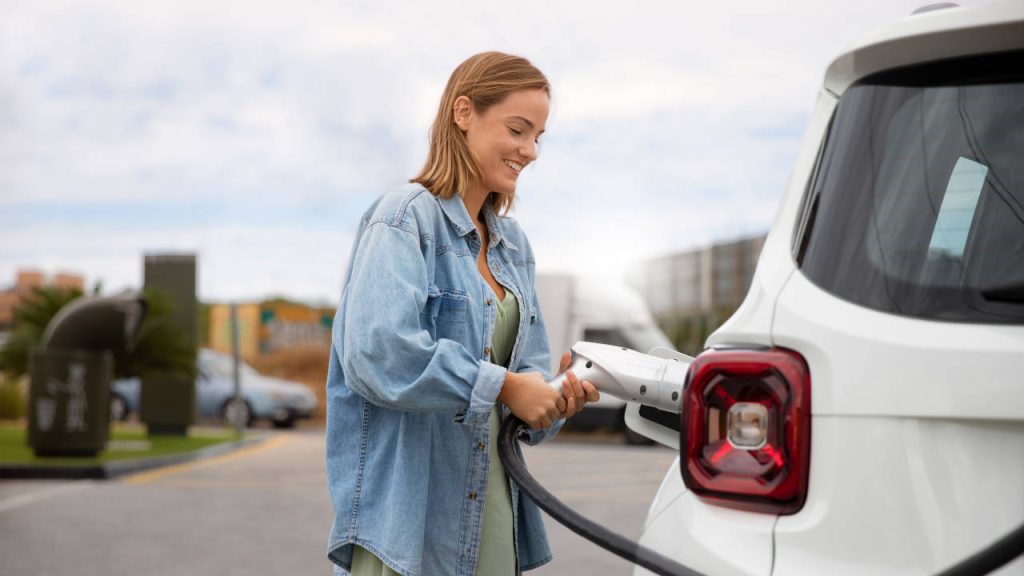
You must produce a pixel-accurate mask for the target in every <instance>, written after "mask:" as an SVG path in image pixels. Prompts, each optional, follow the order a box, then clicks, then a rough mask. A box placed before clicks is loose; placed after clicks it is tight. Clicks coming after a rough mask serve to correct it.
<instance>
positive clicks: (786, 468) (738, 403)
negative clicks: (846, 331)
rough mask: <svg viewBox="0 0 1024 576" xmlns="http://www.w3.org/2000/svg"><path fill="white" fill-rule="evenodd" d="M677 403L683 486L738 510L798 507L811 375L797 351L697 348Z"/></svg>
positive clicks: (806, 456)
mask: <svg viewBox="0 0 1024 576" xmlns="http://www.w3.org/2000/svg"><path fill="white" fill-rule="evenodd" d="M682 408H683V409H682V415H681V417H682V426H681V427H680V429H679V433H680V439H679V448H680V451H681V452H682V454H681V458H680V467H681V468H682V473H683V481H684V482H685V483H686V486H687V488H689V489H690V490H692V491H693V492H694V493H695V494H697V495H698V496H701V497H702V498H705V499H707V500H710V501H713V502H714V503H715V504H720V505H722V506H728V507H731V508H739V509H741V510H751V511H757V512H769V513H774V514H793V513H794V512H797V511H798V510H800V508H801V507H802V506H803V505H804V500H806V498H807V472H808V469H809V467H810V457H811V378H810V373H809V371H808V369H807V363H806V362H805V361H804V359H803V357H802V356H800V355H799V354H797V353H796V352H793V351H791V350H783V349H780V348H773V349H764V350H733V349H729V350H715V349H711V350H708V351H706V352H703V353H701V354H700V355H699V356H697V359H696V360H695V361H694V362H693V364H691V365H690V371H689V373H688V374H687V376H686V388H685V390H684V391H683V406H682Z"/></svg>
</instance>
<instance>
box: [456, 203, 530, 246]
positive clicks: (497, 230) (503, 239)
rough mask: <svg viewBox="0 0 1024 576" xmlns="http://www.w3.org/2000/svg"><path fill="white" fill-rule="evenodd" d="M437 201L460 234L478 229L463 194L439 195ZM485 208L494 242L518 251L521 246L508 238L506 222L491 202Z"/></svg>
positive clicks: (488, 228) (485, 216)
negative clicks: (448, 196) (441, 196)
mask: <svg viewBox="0 0 1024 576" xmlns="http://www.w3.org/2000/svg"><path fill="white" fill-rule="evenodd" d="M437 201H438V202H439V203H440V204H441V210H442V211H443V212H444V215H445V217H447V218H448V221H449V222H451V223H452V226H453V227H455V231H456V232H457V233H458V234H459V236H465V235H466V234H469V233H471V232H475V231H476V224H474V223H473V219H472V218H471V217H470V216H469V211H468V210H466V205H465V204H464V203H463V202H462V196H459V195H458V194H453V195H452V196H451V198H440V197H438V199H437ZM483 210H484V219H485V220H487V230H488V232H490V235H491V242H492V243H494V244H497V243H504V244H505V247H507V248H508V249H510V250H516V251H518V250H519V248H518V247H517V246H516V245H515V244H513V243H512V242H511V241H510V240H509V239H508V234H507V230H506V228H505V222H504V221H503V219H502V218H498V215H497V214H495V212H494V207H493V206H491V204H490V202H485V203H484V208H483Z"/></svg>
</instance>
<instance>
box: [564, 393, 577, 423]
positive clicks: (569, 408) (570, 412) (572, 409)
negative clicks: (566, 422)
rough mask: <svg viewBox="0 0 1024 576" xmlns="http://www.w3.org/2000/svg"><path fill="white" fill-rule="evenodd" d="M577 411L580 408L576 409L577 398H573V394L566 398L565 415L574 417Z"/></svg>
mask: <svg viewBox="0 0 1024 576" xmlns="http://www.w3.org/2000/svg"><path fill="white" fill-rule="evenodd" d="M577 412H578V410H577V409H576V399H575V398H573V397H572V396H569V397H568V398H566V399H565V417H566V418H572V417H573V416H575V415H576V414H577Z"/></svg>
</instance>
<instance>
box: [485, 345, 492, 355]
mask: <svg viewBox="0 0 1024 576" xmlns="http://www.w3.org/2000/svg"><path fill="white" fill-rule="evenodd" d="M484 354H485V355H487V356H490V355H491V347H490V346H488V347H487V348H484Z"/></svg>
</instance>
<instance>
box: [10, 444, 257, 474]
mask: <svg viewBox="0 0 1024 576" xmlns="http://www.w3.org/2000/svg"><path fill="white" fill-rule="evenodd" d="M272 437H273V434H260V435H258V436H256V437H253V438H246V439H245V440H237V441H233V442H223V443H221V444H217V445H216V446H210V447H208V448H203V449H202V450H196V451H195V452H186V453H183V454H168V455H166V456H156V457H153V458H135V459H124V460H115V461H113V462H106V463H103V464H96V465H92V466H67V465H64V466H47V465H45V464H42V465H40V464H0V480H40V479H45V480H57V479H60V480H86V479H89V480H110V479H113V478H117V477H119V476H125V475H128V474H135V473H136V472H142V471H144V470H151V469H153V468H162V467H164V466H173V465H175V464H183V463H185V462H192V461H195V460H203V459H206V458H212V457H214V456H220V455H221V454H227V453H228V452H233V451H235V450H238V449H239V448H245V447H246V446H252V445H254V444H259V443H260V442H264V441H266V440H268V439H270V438H272Z"/></svg>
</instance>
